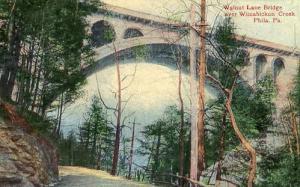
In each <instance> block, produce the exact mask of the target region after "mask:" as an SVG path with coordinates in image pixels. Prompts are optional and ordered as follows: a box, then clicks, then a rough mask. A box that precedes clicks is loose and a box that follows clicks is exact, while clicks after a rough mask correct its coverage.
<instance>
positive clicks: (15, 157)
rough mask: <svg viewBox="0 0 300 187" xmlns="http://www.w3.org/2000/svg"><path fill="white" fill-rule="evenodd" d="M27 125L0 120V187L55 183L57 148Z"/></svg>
mask: <svg viewBox="0 0 300 187" xmlns="http://www.w3.org/2000/svg"><path fill="white" fill-rule="evenodd" d="M26 125H27V124H22V126H21V127H20V125H18V124H17V125H16V124H13V123H10V122H4V120H1V117H0V142H1V145H0V187H4V186H5V187H31V186H32V187H40V186H41V187H42V186H46V185H49V184H51V183H54V182H56V181H57V180H58V156H57V152H56V149H55V148H54V147H53V146H52V145H51V144H50V143H49V141H47V140H46V139H45V138H43V137H41V136H40V135H38V134H37V133H33V132H32V131H31V130H30V129H29V130H28V129H24V128H26ZM12 127H13V128H12Z"/></svg>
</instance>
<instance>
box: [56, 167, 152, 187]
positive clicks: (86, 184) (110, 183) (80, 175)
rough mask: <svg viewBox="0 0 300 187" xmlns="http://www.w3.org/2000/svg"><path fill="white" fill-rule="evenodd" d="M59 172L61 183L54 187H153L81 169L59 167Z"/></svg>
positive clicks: (102, 172) (97, 171)
mask: <svg viewBox="0 0 300 187" xmlns="http://www.w3.org/2000/svg"><path fill="white" fill-rule="evenodd" d="M59 172H60V177H61V181H60V182H59V183H58V184H57V185H56V186H55V187H154V186H152V185H149V184H142V183H137V182H132V181H128V180H126V179H124V178H122V177H113V176H111V175H109V174H108V173H107V172H104V171H99V170H92V169H86V168H82V167H70V166H61V167H59Z"/></svg>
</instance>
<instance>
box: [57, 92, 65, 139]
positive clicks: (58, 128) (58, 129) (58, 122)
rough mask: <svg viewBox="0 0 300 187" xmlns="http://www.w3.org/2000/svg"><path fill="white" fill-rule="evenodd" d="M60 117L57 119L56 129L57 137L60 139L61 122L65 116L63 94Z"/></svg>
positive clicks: (62, 95) (62, 94) (62, 96)
mask: <svg viewBox="0 0 300 187" xmlns="http://www.w3.org/2000/svg"><path fill="white" fill-rule="evenodd" d="M59 104H60V105H59V115H58V119H57V126H56V129H55V135H56V136H57V137H58V136H59V134H60V127H61V120H62V115H63V105H64V93H61V97H60V103H59Z"/></svg>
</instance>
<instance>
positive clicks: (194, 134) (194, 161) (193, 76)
mask: <svg viewBox="0 0 300 187" xmlns="http://www.w3.org/2000/svg"><path fill="white" fill-rule="evenodd" d="M195 14H196V13H195V4H194V3H192V5H191V23H190V24H191V25H194V24H195ZM196 38H197V33H196V32H195V31H194V30H193V29H190V100H191V158H190V178H191V179H192V180H194V181H196V180H197V168H198V167H197V166H198V127H197V111H198V108H197V105H198V101H197V100H198V98H197V82H196V80H197V70H196V66H197V63H196V45H197V40H196Z"/></svg>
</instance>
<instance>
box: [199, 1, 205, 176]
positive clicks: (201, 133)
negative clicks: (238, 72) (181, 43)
mask: <svg viewBox="0 0 300 187" xmlns="http://www.w3.org/2000/svg"><path fill="white" fill-rule="evenodd" d="M200 8H201V13H200V16H201V21H200V24H201V25H200V57H199V100H198V102H199V114H198V138H199V139H198V178H200V176H201V174H202V172H203V171H204V168H205V149H204V137H205V131H204V114H205V74H206V46H205V45H206V42H205V35H206V0H201V5H200Z"/></svg>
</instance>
